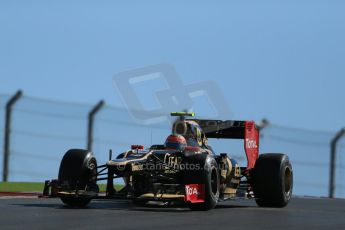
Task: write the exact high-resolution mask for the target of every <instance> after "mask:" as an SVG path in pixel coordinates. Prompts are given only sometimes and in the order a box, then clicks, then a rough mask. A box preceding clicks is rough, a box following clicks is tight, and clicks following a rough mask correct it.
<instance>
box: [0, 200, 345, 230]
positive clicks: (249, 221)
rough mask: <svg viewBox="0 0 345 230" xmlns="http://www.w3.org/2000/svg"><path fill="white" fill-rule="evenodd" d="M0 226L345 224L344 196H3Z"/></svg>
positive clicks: (278, 229)
mask: <svg viewBox="0 0 345 230" xmlns="http://www.w3.org/2000/svg"><path fill="white" fill-rule="evenodd" d="M0 229H1V230H3V229H175V230H180V229H188V230H197V229H231V230H232V229H265V230H267V229H274V230H284V229H295V230H298V229H304V230H306V229H313V230H315V229H328V230H333V229H339V230H343V229H345V200H342V199H334V200H330V199H312V198H307V199H306V198H294V199H292V201H291V203H290V204H289V206H288V207H286V208H283V209H274V208H258V207H257V206H256V204H255V201H253V200H237V201H227V202H224V203H222V204H221V205H219V206H218V207H217V208H216V209H214V210H211V211H207V212H193V211H190V210H188V209H187V208H185V207H156V206H151V207H144V208H142V207H135V206H133V205H132V203H131V202H130V201H126V200H94V201H92V203H91V204H90V205H89V207H88V208H86V209H76V208H68V207H66V206H64V205H63V204H62V203H61V202H60V200H59V199H52V198H50V199H46V198H42V199H37V198H19V197H16V198H5V197H0Z"/></svg>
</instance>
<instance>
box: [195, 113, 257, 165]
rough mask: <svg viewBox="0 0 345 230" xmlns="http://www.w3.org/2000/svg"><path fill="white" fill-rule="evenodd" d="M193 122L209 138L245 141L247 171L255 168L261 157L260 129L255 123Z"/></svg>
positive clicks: (229, 121)
mask: <svg viewBox="0 0 345 230" xmlns="http://www.w3.org/2000/svg"><path fill="white" fill-rule="evenodd" d="M191 120H194V121H196V122H197V123H198V124H199V126H200V128H201V129H202V130H203V133H204V134H205V136H206V137H207V138H219V139H243V140H244V150H245V153H246V156H247V162H248V164H247V169H251V168H254V165H255V162H256V160H257V159H258V157H259V129H258V128H257V127H256V125H255V122H254V121H232V120H227V121H221V120H197V119H191Z"/></svg>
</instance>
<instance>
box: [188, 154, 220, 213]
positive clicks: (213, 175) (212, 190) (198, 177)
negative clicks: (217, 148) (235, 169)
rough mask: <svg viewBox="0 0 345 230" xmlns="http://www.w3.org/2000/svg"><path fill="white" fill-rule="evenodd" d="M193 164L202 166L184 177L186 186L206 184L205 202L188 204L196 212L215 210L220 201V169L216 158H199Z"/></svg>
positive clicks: (207, 156)
mask: <svg viewBox="0 0 345 230" xmlns="http://www.w3.org/2000/svg"><path fill="white" fill-rule="evenodd" d="M192 162H193V163H199V164H200V166H202V167H201V168H200V169H199V170H194V171H192V172H186V174H185V176H184V183H185V184H194V183H196V184H204V185H205V202H203V203H188V206H189V208H191V209H192V210H196V211H203V210H209V209H212V208H214V207H215V206H216V205H217V203H218V199H219V180H220V178H219V169H218V165H217V162H216V160H215V159H214V157H212V156H209V155H206V156H197V157H196V158H194V159H193V160H192Z"/></svg>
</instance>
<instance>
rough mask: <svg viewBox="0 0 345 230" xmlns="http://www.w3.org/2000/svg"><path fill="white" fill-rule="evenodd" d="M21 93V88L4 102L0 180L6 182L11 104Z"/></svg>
mask: <svg viewBox="0 0 345 230" xmlns="http://www.w3.org/2000/svg"><path fill="white" fill-rule="evenodd" d="M22 95H23V92H22V91H21V90H18V91H17V93H16V94H15V95H13V96H12V97H11V98H10V100H8V102H7V103H6V111H5V113H6V114H5V130H4V162H3V172H2V181H3V182H7V180H8V171H9V170H8V163H9V157H10V144H11V119H12V108H13V105H14V104H15V103H16V102H17V101H18V100H19V99H20V97H21V96H22Z"/></svg>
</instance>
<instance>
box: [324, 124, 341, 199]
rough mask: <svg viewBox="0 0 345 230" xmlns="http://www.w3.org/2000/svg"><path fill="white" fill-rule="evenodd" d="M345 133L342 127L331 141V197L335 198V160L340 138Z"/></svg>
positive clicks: (329, 195)
mask: <svg viewBox="0 0 345 230" xmlns="http://www.w3.org/2000/svg"><path fill="white" fill-rule="evenodd" d="M344 134H345V128H343V129H341V130H340V131H339V132H337V134H336V135H335V136H334V137H333V139H332V141H331V159H330V165H329V193H328V197H329V198H334V190H335V163H336V162H335V161H336V154H337V143H338V141H339V140H340V138H341V137H342V136H343V135H344Z"/></svg>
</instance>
